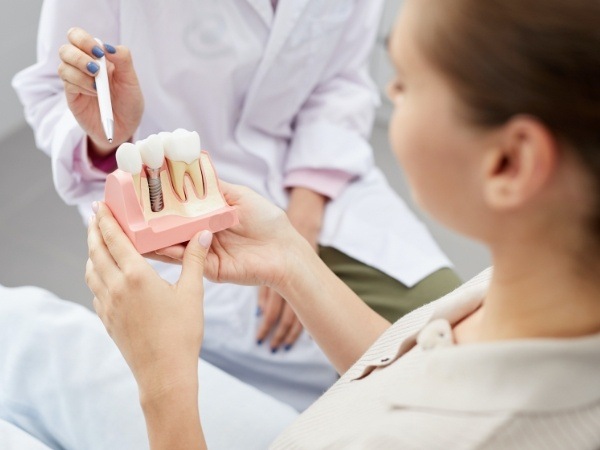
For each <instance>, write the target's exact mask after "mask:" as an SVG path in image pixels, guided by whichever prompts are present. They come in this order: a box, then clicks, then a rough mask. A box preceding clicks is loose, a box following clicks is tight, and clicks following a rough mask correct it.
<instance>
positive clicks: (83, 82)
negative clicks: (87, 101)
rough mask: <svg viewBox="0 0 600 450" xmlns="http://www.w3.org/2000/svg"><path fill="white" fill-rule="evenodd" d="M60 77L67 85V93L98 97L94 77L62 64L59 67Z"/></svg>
mask: <svg viewBox="0 0 600 450" xmlns="http://www.w3.org/2000/svg"><path fill="white" fill-rule="evenodd" d="M58 76H59V77H60V79H61V80H62V81H63V84H64V85H65V91H67V92H68V93H69V94H75V93H80V94H85V95H97V92H96V91H95V89H94V82H95V80H94V77H92V76H90V75H86V74H84V73H82V72H81V71H80V70H79V69H77V68H76V67H73V66H70V65H68V64H66V63H61V64H60V66H58Z"/></svg>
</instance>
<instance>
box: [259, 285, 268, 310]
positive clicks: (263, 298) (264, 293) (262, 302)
mask: <svg viewBox="0 0 600 450" xmlns="http://www.w3.org/2000/svg"><path fill="white" fill-rule="evenodd" d="M268 296H269V288H268V287H267V286H260V287H259V288H258V309H259V310H260V313H261V314H262V312H263V311H264V310H265V308H266V306H267V300H268Z"/></svg>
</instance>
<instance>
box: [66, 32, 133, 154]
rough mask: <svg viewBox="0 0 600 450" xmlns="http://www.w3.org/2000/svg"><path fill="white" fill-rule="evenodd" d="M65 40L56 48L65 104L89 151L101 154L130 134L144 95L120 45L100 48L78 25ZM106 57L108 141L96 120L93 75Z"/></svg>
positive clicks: (96, 105)
mask: <svg viewBox="0 0 600 450" xmlns="http://www.w3.org/2000/svg"><path fill="white" fill-rule="evenodd" d="M67 38H68V41H69V42H68V43H67V44H65V45H63V46H62V47H60V49H59V56H60V59H61V64H60V66H59V67H58V73H59V76H60V78H61V79H62V80H63V84H64V88H65V94H66V97H67V104H68V105H69V109H70V110H71V112H72V113H73V115H74V116H75V119H77V122H78V123H79V125H80V126H81V128H83V130H84V131H85V132H86V133H87V135H88V144H89V151H90V152H92V154H93V153H95V154H96V155H98V156H105V155H108V154H109V153H110V152H112V151H113V150H114V149H116V148H117V147H118V146H119V145H120V144H122V143H123V142H126V141H128V140H129V139H131V137H132V136H133V133H134V132H135V130H136V129H137V127H138V126H139V124H140V121H141V119H142V113H143V111H144V97H143V96H142V91H141V88H140V83H139V81H138V78H137V75H136V73H135V70H134V67H133V62H132V59H131V53H130V52H129V49H127V48H126V47H123V46H117V47H112V46H111V45H108V44H104V48H100V46H99V45H98V42H96V40H95V39H94V37H93V36H91V35H90V34H88V33H87V32H86V31H84V30H82V29H81V28H71V29H70V30H69V31H68V33H67ZM100 38H101V36H100ZM103 54H104V55H105V56H106V66H107V71H108V82H109V85H110V91H111V100H112V107H113V115H114V120H115V128H114V140H113V143H112V144H110V143H109V142H108V141H107V139H106V136H105V135H104V130H103V128H102V123H101V121H100V109H99V107H98V99H97V93H96V90H95V88H94V86H95V85H94V82H95V76H96V75H97V74H98V71H99V67H100V65H99V63H98V61H97V58H98V57H101V56H102V55H103Z"/></svg>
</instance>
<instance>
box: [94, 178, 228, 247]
mask: <svg viewBox="0 0 600 450" xmlns="http://www.w3.org/2000/svg"><path fill="white" fill-rule="evenodd" d="M142 176H143V175H142ZM219 194H220V195H221V197H222V196H223V195H222V194H221V193H220V192H219ZM104 197H105V202H106V204H107V205H108V207H109V208H110V210H111V211H112V213H113V215H114V216H115V219H117V222H119V225H121V228H122V229H123V231H124V232H125V234H126V235H127V236H128V237H129V239H130V240H131V242H132V243H133V245H134V246H135V248H136V249H137V251H138V252H140V253H141V254H144V253H148V252H152V251H155V250H158V249H161V248H165V247H170V246H171V245H175V244H180V243H182V242H187V241H189V240H190V239H191V238H192V237H194V235H195V234H196V233H198V232H199V231H201V230H209V231H210V232H212V233H216V232H218V231H222V230H225V229H227V228H230V227H232V226H234V225H237V224H238V223H239V221H238V217H237V213H236V210H235V208H234V207H232V206H229V205H227V206H225V207H223V208H219V209H217V210H214V211H212V212H210V213H208V214H204V215H202V216H198V217H183V216H178V215H169V216H164V217H158V218H154V219H151V220H150V221H149V222H147V221H146V218H145V217H144V211H143V209H142V206H141V204H140V201H139V199H138V197H137V195H136V192H135V187H134V186H133V177H132V176H131V174H129V173H127V172H123V171H122V170H119V169H117V170H115V171H114V172H113V173H111V174H110V175H108V177H107V178H106V187H105V191H104Z"/></svg>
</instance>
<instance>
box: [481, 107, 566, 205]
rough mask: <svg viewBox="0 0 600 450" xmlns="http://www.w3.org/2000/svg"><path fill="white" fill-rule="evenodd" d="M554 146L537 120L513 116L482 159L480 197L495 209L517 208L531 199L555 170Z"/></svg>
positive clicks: (556, 149)
mask: <svg viewBox="0 0 600 450" xmlns="http://www.w3.org/2000/svg"><path fill="white" fill-rule="evenodd" d="M557 162H558V146H557V143H556V140H555V138H554V136H553V135H552V133H550V131H549V130H548V129H547V128H546V126H545V125H543V124H542V123H541V122H539V121H538V120H536V119H534V118H533V117H529V116H517V117H515V118H513V119H511V120H510V122H508V123H507V124H506V125H504V126H503V128H502V129H501V130H500V133H499V134H498V135H497V137H496V139H495V145H494V146H493V147H492V148H491V149H490V150H489V151H488V154H486V157H485V159H484V177H485V179H484V196H485V201H486V202H487V203H488V205H489V206H490V207H491V208H493V209H495V210H511V209H517V208H519V207H521V206H522V205H524V204H526V203H527V202H528V201H530V200H531V199H532V198H534V197H535V196H536V195H537V194H539V193H540V191H541V190H542V189H543V188H544V187H545V186H546V185H547V184H548V183H549V182H550V181H551V179H552V176H553V175H554V174H555V172H556V167H557Z"/></svg>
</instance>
